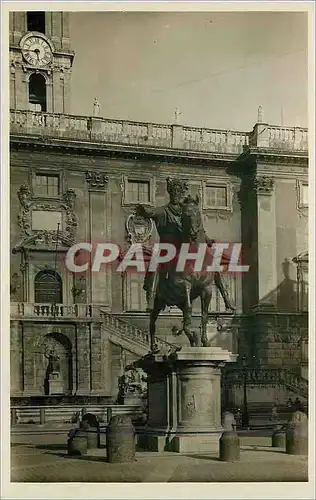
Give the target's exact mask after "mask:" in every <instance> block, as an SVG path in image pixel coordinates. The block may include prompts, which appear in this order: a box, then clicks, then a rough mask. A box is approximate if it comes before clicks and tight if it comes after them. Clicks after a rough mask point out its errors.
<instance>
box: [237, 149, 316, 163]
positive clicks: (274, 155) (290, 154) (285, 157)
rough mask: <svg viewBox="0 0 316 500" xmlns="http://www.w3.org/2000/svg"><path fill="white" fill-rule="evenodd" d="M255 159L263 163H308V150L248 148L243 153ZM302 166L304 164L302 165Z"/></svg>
mask: <svg viewBox="0 0 316 500" xmlns="http://www.w3.org/2000/svg"><path fill="white" fill-rule="evenodd" d="M244 154H245V155H246V156H248V157H251V158H252V159H254V160H255V161H257V162H258V161H259V162H265V163H274V164H275V163H282V164H286V163H291V164H293V163H298V164H301V165H302V164H304V163H306V164H307V165H308V151H284V150H279V149H272V148H266V149H262V148H249V149H248V150H247V151H246V152H245V153H244ZM302 166H304V165H302Z"/></svg>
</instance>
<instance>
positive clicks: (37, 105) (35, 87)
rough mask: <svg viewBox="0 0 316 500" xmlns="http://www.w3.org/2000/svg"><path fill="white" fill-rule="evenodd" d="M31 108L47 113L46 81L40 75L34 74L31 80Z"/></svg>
mask: <svg viewBox="0 0 316 500" xmlns="http://www.w3.org/2000/svg"><path fill="white" fill-rule="evenodd" d="M29 107H30V109H31V110H33V111H43V112H46V111H47V109H46V81H45V78H44V77H43V75H41V74H40V73H33V74H32V75H31V76H30V80H29Z"/></svg>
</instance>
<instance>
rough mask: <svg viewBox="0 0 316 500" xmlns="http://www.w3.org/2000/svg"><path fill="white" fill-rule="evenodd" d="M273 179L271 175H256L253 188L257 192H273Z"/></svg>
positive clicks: (268, 193)
mask: <svg viewBox="0 0 316 500" xmlns="http://www.w3.org/2000/svg"><path fill="white" fill-rule="evenodd" d="M274 184H275V181H274V179H273V178H272V177H266V176H262V177H256V178H255V180H254V189H255V191H256V192H257V194H264V195H270V194H272V192H273V189H274Z"/></svg>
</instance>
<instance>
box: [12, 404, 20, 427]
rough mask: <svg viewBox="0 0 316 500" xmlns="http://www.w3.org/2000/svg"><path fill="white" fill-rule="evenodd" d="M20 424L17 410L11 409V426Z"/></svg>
mask: <svg viewBox="0 0 316 500" xmlns="http://www.w3.org/2000/svg"><path fill="white" fill-rule="evenodd" d="M17 423H18V416H17V412H16V408H11V425H16V424H17Z"/></svg>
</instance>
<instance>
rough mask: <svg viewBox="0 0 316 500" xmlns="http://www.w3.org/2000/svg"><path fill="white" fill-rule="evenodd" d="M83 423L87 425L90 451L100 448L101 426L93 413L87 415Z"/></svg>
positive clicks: (83, 418)
mask: <svg viewBox="0 0 316 500" xmlns="http://www.w3.org/2000/svg"><path fill="white" fill-rule="evenodd" d="M82 422H84V423H86V424H87V426H88V427H87V439H88V449H91V448H100V424H99V421H98V419H97V417H96V415H94V414H93V413H86V414H85V415H84V416H83V417H82Z"/></svg>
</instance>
